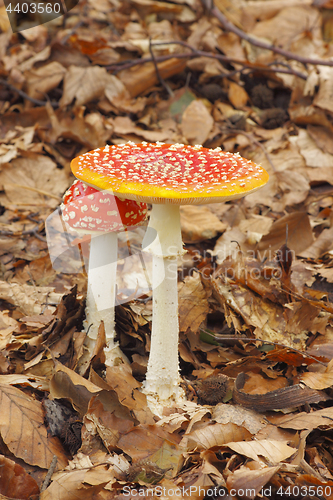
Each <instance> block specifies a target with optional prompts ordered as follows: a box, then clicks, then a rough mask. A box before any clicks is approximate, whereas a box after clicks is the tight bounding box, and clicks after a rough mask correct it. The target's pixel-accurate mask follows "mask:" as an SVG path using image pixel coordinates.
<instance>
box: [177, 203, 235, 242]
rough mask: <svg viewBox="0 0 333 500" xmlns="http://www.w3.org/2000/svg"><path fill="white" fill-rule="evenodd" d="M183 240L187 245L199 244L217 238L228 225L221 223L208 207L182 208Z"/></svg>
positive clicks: (193, 206) (191, 206) (187, 206)
mask: <svg viewBox="0 0 333 500" xmlns="http://www.w3.org/2000/svg"><path fill="white" fill-rule="evenodd" d="M180 223H181V228H182V238H183V241H184V242H185V243H191V242H197V243H198V242H199V241H204V240H206V239H210V238H215V236H216V235H217V233H222V232H223V231H224V230H225V229H226V228H227V224H225V223H223V222H221V221H220V220H219V218H218V217H217V216H216V215H214V214H213V213H212V212H211V210H210V209H209V208H208V207H205V206H195V205H184V206H183V207H180Z"/></svg>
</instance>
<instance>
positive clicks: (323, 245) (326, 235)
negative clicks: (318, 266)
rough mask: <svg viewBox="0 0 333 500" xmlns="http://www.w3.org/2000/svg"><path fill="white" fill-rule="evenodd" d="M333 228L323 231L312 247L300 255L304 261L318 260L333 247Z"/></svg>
mask: <svg viewBox="0 0 333 500" xmlns="http://www.w3.org/2000/svg"><path fill="white" fill-rule="evenodd" d="M332 241H333V227H330V228H328V229H324V230H323V231H322V232H321V233H320V235H319V236H318V238H317V239H316V241H314V242H313V243H312V245H310V246H308V247H307V248H306V249H304V250H303V251H302V252H301V253H300V256H301V257H305V258H306V259H318V258H319V257H321V256H322V255H324V254H325V253H326V252H328V251H329V250H331V249H332V247H333V243H332Z"/></svg>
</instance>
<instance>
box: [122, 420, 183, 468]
mask: <svg viewBox="0 0 333 500" xmlns="http://www.w3.org/2000/svg"><path fill="white" fill-rule="evenodd" d="M165 442H168V443H169V447H170V449H172V450H173V452H174V453H176V452H177V450H178V444H179V442H180V437H177V436H176V435H175V434H170V433H168V432H166V431H164V430H163V429H161V428H160V427H158V426H157V425H156V424H155V425H138V426H136V427H134V428H133V429H132V430H130V431H129V432H128V433H127V434H125V435H124V436H122V437H121V438H120V439H119V441H118V448H120V449H121V450H123V451H124V453H126V454H127V455H129V456H130V457H131V458H132V460H133V461H135V462H136V461H138V460H146V459H148V458H150V457H151V456H153V455H154V453H157V452H158V451H159V450H161V448H162V447H163V446H164V445H165Z"/></svg>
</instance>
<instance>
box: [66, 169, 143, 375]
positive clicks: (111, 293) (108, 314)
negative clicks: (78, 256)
mask: <svg viewBox="0 0 333 500" xmlns="http://www.w3.org/2000/svg"><path fill="white" fill-rule="evenodd" d="M61 210H62V218H63V220H64V221H65V222H66V223H67V224H68V225H69V226H70V227H71V228H73V229H75V230H76V231H77V232H78V233H80V234H91V236H92V237H91V242H90V254H89V269H88V287H87V300H86V320H85V329H86V331H87V338H86V346H87V347H88V353H89V354H91V353H92V351H93V348H94V346H95V344H96V339H97V334H98V328H99V325H100V323H101V321H103V322H104V328H105V338H106V349H105V356H106V362H105V363H106V364H107V365H111V366H112V365H113V364H114V360H115V359H116V358H118V357H120V358H122V359H124V355H123V354H122V352H121V351H120V349H119V347H118V345H117V344H116V343H115V342H114V336H115V328H114V327H115V310H114V304H115V298H116V273H117V253H118V245H117V233H118V232H120V231H124V230H125V229H126V228H128V227H135V226H138V225H140V224H142V222H143V221H144V220H145V219H146V217H147V205H146V204H145V203H140V202H136V201H133V200H128V199H122V200H120V199H119V198H117V197H116V196H113V195H112V194H111V193H105V192H102V191H99V190H97V189H94V188H93V187H91V186H87V185H86V184H84V183H83V182H81V181H79V180H77V179H76V180H75V181H74V183H73V184H72V186H71V187H70V188H69V189H68V190H67V191H66V193H65V195H64V200H63V204H62V205H61Z"/></svg>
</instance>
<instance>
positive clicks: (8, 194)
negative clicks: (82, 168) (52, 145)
mask: <svg viewBox="0 0 333 500" xmlns="http://www.w3.org/2000/svg"><path fill="white" fill-rule="evenodd" d="M20 154H21V158H16V159H15V160H13V161H12V162H11V163H10V164H5V165H2V170H1V172H0V186H3V190H4V191H5V193H1V194H0V202H1V203H2V205H4V206H7V205H8V204H11V203H14V204H19V205H20V204H22V203H26V204H30V205H33V206H36V205H43V206H45V205H48V206H50V207H52V208H54V207H56V206H57V205H58V204H59V202H60V201H61V196H62V194H63V192H64V191H65V189H67V187H68V177H67V174H66V173H65V171H64V170H60V169H58V168H57V165H56V163H55V162H54V161H53V160H51V158H49V157H48V156H45V155H44V156H43V155H40V154H36V153H33V152H31V151H21V153H20Z"/></svg>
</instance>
